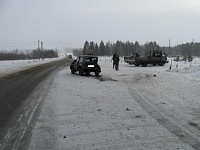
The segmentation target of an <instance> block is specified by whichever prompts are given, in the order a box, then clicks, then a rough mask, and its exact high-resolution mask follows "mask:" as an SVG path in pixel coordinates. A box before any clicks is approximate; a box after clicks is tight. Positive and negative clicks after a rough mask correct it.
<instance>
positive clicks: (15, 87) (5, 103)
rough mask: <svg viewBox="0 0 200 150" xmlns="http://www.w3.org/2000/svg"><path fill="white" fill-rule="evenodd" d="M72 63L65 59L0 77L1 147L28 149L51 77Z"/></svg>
mask: <svg viewBox="0 0 200 150" xmlns="http://www.w3.org/2000/svg"><path fill="white" fill-rule="evenodd" d="M69 64H70V60H68V59H67V58H64V59H62V60H59V61H56V62H51V63H48V64H43V65H40V66H37V67H33V68H30V69H27V70H24V71H21V72H17V73H14V74H11V75H9V76H6V77H4V78H1V79H0V129H1V130H0V149H3V150H4V149H9V150H11V149H25V148H26V146H27V145H28V143H29V138H30V135H31V133H30V132H31V130H32V127H33V126H34V124H35V122H36V118H37V115H38V114H39V112H40V108H41V106H42V102H43V101H42V99H43V98H45V95H46V94H47V91H48V90H47V88H48V85H49V84H50V83H51V81H52V80H53V77H52V76H53V75H55V72H56V71H57V70H59V69H62V67H65V66H66V65H69ZM39 91H40V92H39ZM41 91H42V92H41Z"/></svg>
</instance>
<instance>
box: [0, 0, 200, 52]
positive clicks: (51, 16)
mask: <svg viewBox="0 0 200 150" xmlns="http://www.w3.org/2000/svg"><path fill="white" fill-rule="evenodd" d="M199 31H200V0H0V50H1V49H16V48H17V49H31V48H37V41H38V40H40V41H42V42H43V43H44V48H55V47H58V48H60V49H62V48H64V47H71V48H78V47H83V44H84V42H85V41H86V40H88V41H94V42H97V43H100V41H101V40H103V41H104V42H107V41H111V42H116V41H117V40H120V41H123V42H126V41H131V42H135V41H138V42H139V43H140V44H144V43H146V42H149V41H156V42H157V43H158V44H159V45H160V46H168V44H169V39H171V45H172V46H174V45H177V44H182V43H186V42H192V40H193V39H194V41H195V42H199V41H200V33H199Z"/></svg>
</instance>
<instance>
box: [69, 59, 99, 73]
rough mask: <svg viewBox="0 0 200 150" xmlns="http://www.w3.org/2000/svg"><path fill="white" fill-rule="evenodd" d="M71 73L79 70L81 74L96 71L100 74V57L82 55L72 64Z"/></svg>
mask: <svg viewBox="0 0 200 150" xmlns="http://www.w3.org/2000/svg"><path fill="white" fill-rule="evenodd" d="M70 70H71V73H72V74H74V73H75V72H77V71H78V72H79V75H81V76H82V75H84V74H86V75H89V74H90V72H94V73H95V76H98V75H99V73H100V72H101V67H100V66H99V64H98V57H97V56H93V55H81V56H78V57H77V59H76V60H74V61H73V62H72V64H71V65H70Z"/></svg>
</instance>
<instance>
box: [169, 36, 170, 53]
mask: <svg viewBox="0 0 200 150" xmlns="http://www.w3.org/2000/svg"><path fill="white" fill-rule="evenodd" d="M169 53H170V39H169Z"/></svg>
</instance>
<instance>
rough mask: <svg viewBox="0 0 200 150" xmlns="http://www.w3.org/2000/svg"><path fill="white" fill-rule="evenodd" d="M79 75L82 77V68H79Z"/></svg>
mask: <svg viewBox="0 0 200 150" xmlns="http://www.w3.org/2000/svg"><path fill="white" fill-rule="evenodd" d="M79 75H81V76H82V75H83V69H82V68H79Z"/></svg>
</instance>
